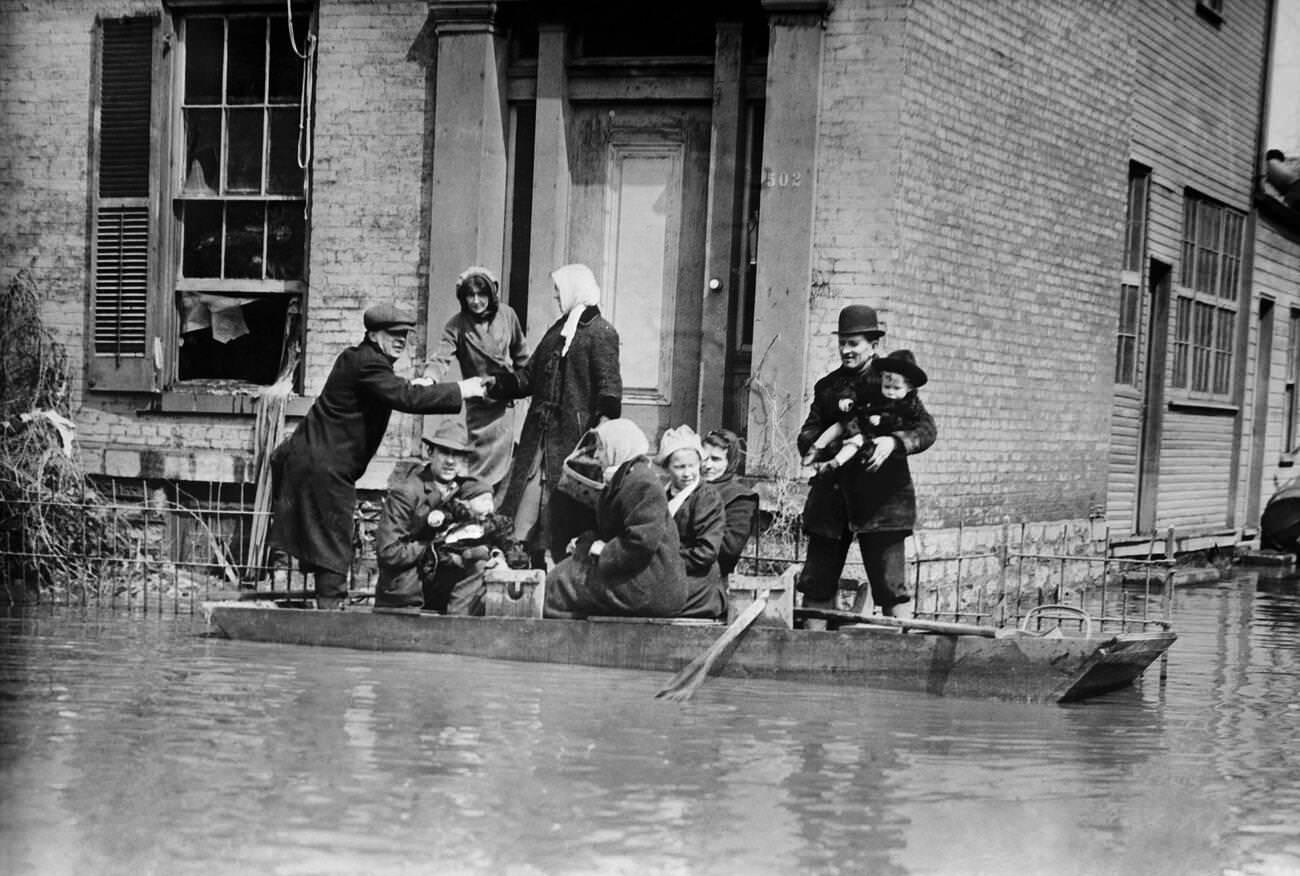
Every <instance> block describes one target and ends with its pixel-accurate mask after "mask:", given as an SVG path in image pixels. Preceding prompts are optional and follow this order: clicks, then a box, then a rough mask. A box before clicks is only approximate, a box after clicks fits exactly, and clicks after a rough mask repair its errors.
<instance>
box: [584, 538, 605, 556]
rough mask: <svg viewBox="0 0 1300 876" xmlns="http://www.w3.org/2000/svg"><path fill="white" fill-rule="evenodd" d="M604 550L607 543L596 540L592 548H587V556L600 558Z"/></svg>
mask: <svg viewBox="0 0 1300 876" xmlns="http://www.w3.org/2000/svg"><path fill="white" fill-rule="evenodd" d="M604 549H605V543H604V542H603V541H601V540H600V539H596V540H595V541H593V542H592V543H591V547H589V548H587V554H588V555H589V556H593V557H598V556H600V552H601V551H603V550H604Z"/></svg>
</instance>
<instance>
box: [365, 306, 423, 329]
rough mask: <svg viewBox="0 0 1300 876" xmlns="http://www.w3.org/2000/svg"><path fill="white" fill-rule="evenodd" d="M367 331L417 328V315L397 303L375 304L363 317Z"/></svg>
mask: <svg viewBox="0 0 1300 876" xmlns="http://www.w3.org/2000/svg"><path fill="white" fill-rule="evenodd" d="M361 320H362V322H364V323H365V326H366V331H370V332H377V331H390V332H391V331H410V330H411V329H413V328H415V317H414V316H412V315H411V314H410V313H409V312H407V311H405V310H402V309H401V308H400V307H398V306H397V305H396V304H388V303H384V304H375V305H373V306H371V307H369V308H367V309H366V312H365V314H364V315H363V316H362V317H361Z"/></svg>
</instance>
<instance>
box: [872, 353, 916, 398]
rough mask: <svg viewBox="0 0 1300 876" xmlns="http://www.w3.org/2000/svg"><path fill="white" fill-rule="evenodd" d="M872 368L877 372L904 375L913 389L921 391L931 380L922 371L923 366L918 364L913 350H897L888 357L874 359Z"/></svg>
mask: <svg viewBox="0 0 1300 876" xmlns="http://www.w3.org/2000/svg"><path fill="white" fill-rule="evenodd" d="M871 367H872V368H874V369H876V370H877V371H893V372H895V373H898V374H901V375H903V377H905V378H907V382H908V383H910V384H912V388H913V389H920V388H921V387H923V386H925V383H926V381H927V380H929V378H928V377H926V376H925V372H924V371H922V370H921V366H920V365H917V364H916V357H915V356H913V355H912V351H911V350H895V351H894V352H892V353H890V354H889V355H888V356H881V357H878V358H876V359H873V360H871Z"/></svg>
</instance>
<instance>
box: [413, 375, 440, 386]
mask: <svg viewBox="0 0 1300 876" xmlns="http://www.w3.org/2000/svg"><path fill="white" fill-rule="evenodd" d="M435 383H437V381H436V380H434V379H433V378H432V377H416V378H414V379H413V380H412V381H411V386H433V385H434V384H435Z"/></svg>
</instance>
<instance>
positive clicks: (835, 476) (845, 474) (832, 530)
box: [798, 367, 937, 539]
mask: <svg viewBox="0 0 1300 876" xmlns="http://www.w3.org/2000/svg"><path fill="white" fill-rule="evenodd" d="M854 384H856V387H855V386H854ZM846 393H852V394H853V395H854V396H856V397H857V398H860V399H863V400H865V401H867V402H868V403H875V404H879V403H882V402H883V401H884V396H882V395H881V393H880V375H879V374H878V373H877V372H876V371H875V370H874V369H872V368H870V367H866V368H864V369H861V370H856V371H850V370H849V369H846V368H838V369H836V370H835V371H832V372H831V373H830V374H827V375H826V376H825V377H823V378H822V379H821V380H819V381H817V383H816V384H814V386H813V401H812V405H811V406H810V408H809V411H808V418H807V419H806V420H804V423H803V426H802V427H801V428H800V429H799V438H798V446H799V454H800V455H801V456H802V455H803V454H805V453H807V452H808V448H809V447H811V446H812V443H813V441H814V440H816V438H817V436H818V435H820V434H821V433H822V432H823V431H825V429H826V428H827V427H828V426H830V425H831V424H833V423H835V422H838V421H840V420H841V419H842V418H843V416H844V414H843V412H842V411H840V409H839V400H840V399H841V398H844V397H845V396H846ZM915 401H916V410H915V415H916V418H915V421H914V422H913V423H910V424H908V425H910V428H902V429H899V430H898V431H895V432H893V433H891V434H892V435H893V437H894V438H895V439H896V440H897V442H898V444H899V449H898V450H895V451H894V453H893V454H892V455H891V456H890V457H889V459H887V460H886V461H885V464H884V465H883V466H881V468H880V470H879V471H876V472H868V471H867V460H868V459H870V458H871V444H870V443H868V444H867V445H866V446H865V447H863V448H862V450H861V451H859V452H858V454H857V455H856V456H854V457H853V459H851V460H849V462H848V463H846V464H845V465H844V466H843V467H842V468H839V469H837V470H835V471H832V472H824V473H822V474H820V475H818V476H817V477H815V478H814V479H813V481H812V484H811V486H810V487H809V490H808V499H807V501H806V502H805V503H804V511H803V527H804V531H806V532H808V533H809V534H811V535H819V536H823V537H825V538H834V539H839V538H843V537H844V536H845V535H846V534H847V533H850V532H852V533H859V532H910V531H911V530H912V527H913V526H914V525H915V524H916V490H915V488H914V487H913V485H912V472H911V469H910V468H909V467H908V465H907V457H908V456H909V455H911V454H913V453H920V452H921V451H922V450H925V449H926V448H927V447H929V446H930V445H931V444H933V443H934V439H935V437H936V435H937V429H936V427H935V424H934V418H933V417H931V416H930V413H929V411H927V410H926V409H925V405H923V404H922V403H921V400H920V399H919V398H917V399H915ZM836 449H838V448H836Z"/></svg>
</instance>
